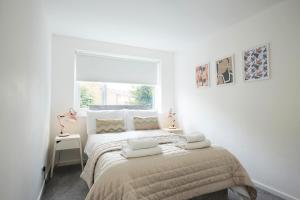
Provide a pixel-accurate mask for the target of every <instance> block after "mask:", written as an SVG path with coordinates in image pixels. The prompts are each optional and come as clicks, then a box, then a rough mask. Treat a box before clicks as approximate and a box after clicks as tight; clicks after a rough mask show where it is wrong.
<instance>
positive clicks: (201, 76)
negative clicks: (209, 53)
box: [195, 64, 209, 88]
mask: <svg viewBox="0 0 300 200" xmlns="http://www.w3.org/2000/svg"><path fill="white" fill-rule="evenodd" d="M195 75H196V86H197V88H200V87H207V86H209V64H204V65H199V66H196V74H195Z"/></svg>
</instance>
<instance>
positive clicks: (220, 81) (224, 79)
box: [216, 55, 234, 85]
mask: <svg viewBox="0 0 300 200" xmlns="http://www.w3.org/2000/svg"><path fill="white" fill-rule="evenodd" d="M216 70H217V77H216V78H217V85H228V84H233V83H234V56H233V55H232V56H228V57H224V58H222V59H218V60H217V61H216Z"/></svg>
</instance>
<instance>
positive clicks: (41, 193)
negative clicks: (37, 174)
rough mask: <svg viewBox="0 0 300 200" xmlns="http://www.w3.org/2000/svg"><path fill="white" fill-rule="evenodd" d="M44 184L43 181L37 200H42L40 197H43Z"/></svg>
mask: <svg viewBox="0 0 300 200" xmlns="http://www.w3.org/2000/svg"><path fill="white" fill-rule="evenodd" d="M45 183H46V181H45V180H44V181H43V185H42V187H41V191H40V193H39V196H38V197H37V200H41V199H42V195H43V192H44V188H45Z"/></svg>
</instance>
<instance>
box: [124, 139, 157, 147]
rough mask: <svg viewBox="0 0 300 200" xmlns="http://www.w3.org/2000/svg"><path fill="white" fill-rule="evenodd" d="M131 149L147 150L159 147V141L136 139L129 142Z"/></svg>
mask: <svg viewBox="0 0 300 200" xmlns="http://www.w3.org/2000/svg"><path fill="white" fill-rule="evenodd" d="M127 143H128V146H129V148H131V149H132V150H138V149H147V148H152V147H157V146H158V141H157V140H156V139H154V138H134V139H128V140H127Z"/></svg>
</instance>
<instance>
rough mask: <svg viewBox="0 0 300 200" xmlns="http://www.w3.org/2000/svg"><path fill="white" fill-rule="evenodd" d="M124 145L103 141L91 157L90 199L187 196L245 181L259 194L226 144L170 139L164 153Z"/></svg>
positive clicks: (85, 174)
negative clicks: (133, 152) (127, 152)
mask: <svg viewBox="0 0 300 200" xmlns="http://www.w3.org/2000/svg"><path fill="white" fill-rule="evenodd" d="M169 137H170V138H172V136H169ZM174 137H175V136H174ZM157 138H158V140H159V141H164V142H166V141H167V140H166V138H165V137H157ZM173 139H174V138H173ZM121 145H122V142H111V143H105V144H101V145H99V146H98V148H97V150H96V151H95V152H94V154H93V155H92V156H91V157H90V158H89V160H88V161H87V164H86V166H85V168H84V171H83V172H82V174H81V177H82V178H83V179H84V180H85V181H86V183H87V184H88V186H89V187H90V191H89V193H88V195H87V197H86V200H119V199H123V200H138V199H149V200H151V199H153V200H154V199H160V200H161V199H166V200H174V199H178V200H184V199H190V198H193V197H196V196H200V195H203V194H207V193H211V192H215V191H219V190H222V189H225V188H229V187H231V186H245V188H246V190H247V191H248V193H249V195H250V197H251V199H252V200H254V199H255V198H256V190H255V188H254V186H253V184H252V182H251V180H250V178H249V176H248V175H247V172H246V171H245V170H244V168H243V167H242V166H241V164H240V163H239V161H238V160H237V159H236V158H235V157H234V156H233V155H232V154H231V153H229V152H228V151H227V150H225V149H223V148H220V147H210V148H205V149H197V150H184V149H181V148H178V147H176V145H175V144H172V143H169V144H163V145H160V146H161V148H162V151H163V154H160V155H155V156H149V157H141V158H132V159H125V158H124V157H122V156H121V155H120V149H121Z"/></svg>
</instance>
